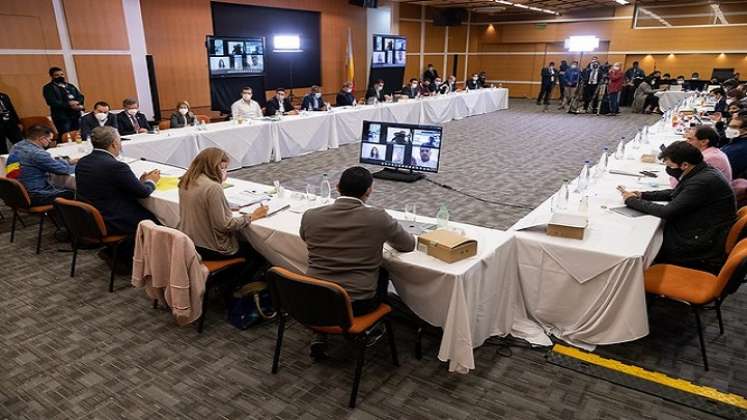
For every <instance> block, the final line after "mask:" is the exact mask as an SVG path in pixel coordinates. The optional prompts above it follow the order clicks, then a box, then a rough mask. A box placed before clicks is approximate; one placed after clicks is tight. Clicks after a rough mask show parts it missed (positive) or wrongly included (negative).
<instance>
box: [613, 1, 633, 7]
mask: <svg viewBox="0 0 747 420" xmlns="http://www.w3.org/2000/svg"><path fill="white" fill-rule="evenodd" d="M615 2H616V3H617V4H622V5H623V6H624V5H626V4H630V2H629V1H628V0H615Z"/></svg>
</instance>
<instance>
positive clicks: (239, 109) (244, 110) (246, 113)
mask: <svg viewBox="0 0 747 420" xmlns="http://www.w3.org/2000/svg"><path fill="white" fill-rule="evenodd" d="M231 116H232V117H233V118H237V117H241V118H262V108H260V107H259V104H258V103H257V101H255V100H254V99H251V100H249V102H246V101H245V100H244V99H239V100H238V101H236V102H234V103H233V104H232V105H231Z"/></svg>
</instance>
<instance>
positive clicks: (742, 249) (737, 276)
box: [644, 239, 747, 370]
mask: <svg viewBox="0 0 747 420" xmlns="http://www.w3.org/2000/svg"><path fill="white" fill-rule="evenodd" d="M745 274H747V239H743V240H741V241H740V242H739V243H737V244H736V246H734V247H733V248H732V250H731V252H730V253H729V258H728V259H727V260H726V263H725V264H724V266H723V267H722V268H721V271H720V272H719V274H718V276H716V275H713V274H711V273H708V272H705V271H699V270H694V269H691V268H685V267H680V266H677V265H672V264H655V265H653V266H651V267H650V268H649V269H648V270H646V272H645V273H644V279H645V283H646V292H647V293H651V294H654V295H657V296H662V297H665V298H668V299H672V300H675V301H678V302H683V303H685V304H687V305H689V306H690V307H691V308H692V309H693V313H694V314H695V323H696V326H697V328H698V339H699V340H700V352H701V354H702V356H703V366H704V368H705V370H708V356H707V355H706V348H705V340H704V339H703V328H702V325H701V322H700V311H701V310H702V309H703V308H704V307H705V306H706V305H711V304H712V305H713V307H714V308H715V309H716V316H717V317H718V326H719V331H720V333H721V334H723V333H724V323H723V320H722V317H721V304H722V303H723V301H724V299H725V298H726V296H727V295H729V294H731V293H733V292H735V291H736V290H737V289H738V288H739V286H740V285H741V284H742V283H743V282H744V280H745Z"/></svg>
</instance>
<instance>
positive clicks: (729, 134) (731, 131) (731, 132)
mask: <svg viewBox="0 0 747 420" xmlns="http://www.w3.org/2000/svg"><path fill="white" fill-rule="evenodd" d="M725 134H726V138H728V139H733V138H736V137H739V129H738V128H731V127H729V128H727V129H726V131H725Z"/></svg>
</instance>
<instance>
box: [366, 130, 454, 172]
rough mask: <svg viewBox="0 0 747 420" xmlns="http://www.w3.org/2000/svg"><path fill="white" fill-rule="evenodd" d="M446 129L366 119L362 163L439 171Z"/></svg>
mask: <svg viewBox="0 0 747 420" xmlns="http://www.w3.org/2000/svg"><path fill="white" fill-rule="evenodd" d="M441 137H442V129H441V127H437V126H418V125H412V124H394V123H384V122H373V121H364V122H363V136H362V142H361V156H360V161H361V163H368V164H372V165H381V166H390V167H395V168H402V169H412V170H414V171H423V172H438V161H439V157H440V153H441Z"/></svg>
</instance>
